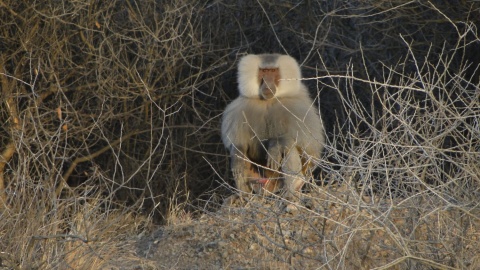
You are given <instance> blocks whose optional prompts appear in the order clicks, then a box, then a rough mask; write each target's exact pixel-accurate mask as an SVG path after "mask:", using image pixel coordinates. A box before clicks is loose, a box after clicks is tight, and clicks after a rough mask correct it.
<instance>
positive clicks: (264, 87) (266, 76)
mask: <svg viewBox="0 0 480 270" xmlns="http://www.w3.org/2000/svg"><path fill="white" fill-rule="evenodd" d="M258 82H259V84H260V95H261V96H262V98H263V99H271V98H273V97H274V96H275V93H276V92H277V87H278V84H279V82H280V70H279V69H278V68H259V69H258Z"/></svg>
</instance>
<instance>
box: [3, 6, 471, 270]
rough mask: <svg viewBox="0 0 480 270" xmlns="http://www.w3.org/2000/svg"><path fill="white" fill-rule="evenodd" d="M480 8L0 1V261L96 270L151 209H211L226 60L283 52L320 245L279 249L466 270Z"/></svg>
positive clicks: (341, 260) (218, 181) (224, 173)
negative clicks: (315, 128)
mask: <svg viewBox="0 0 480 270" xmlns="http://www.w3.org/2000/svg"><path fill="white" fill-rule="evenodd" d="M479 18H480V3H478V1H430V2H428V1H373V0H372V1H370V0H367V1H339V0H338V1H337V0H334V1H304V2H298V1H282V2H281V3H277V1H269V0H266V1H233V0H226V1H172V3H165V1H155V0H147V1H134V0H132V1H128V0H126V1H124V0H116V1H90V2H87V1H62V0H51V1H32V2H30V1H14V0H0V25H2V27H1V28H0V33H1V34H0V87H1V92H0V95H1V96H0V101H1V103H0V123H2V125H1V126H0V220H1V223H0V239H1V241H0V265H1V266H7V267H11V268H52V267H53V268H56V267H59V266H60V265H62V266H64V265H67V266H71V267H72V268H85V269H86V268H98V267H101V266H102V265H103V263H105V262H106V261H108V259H109V257H111V256H112V254H115V252H120V251H121V246H122V244H121V243H122V242H121V241H122V239H125V238H128V237H130V236H132V235H134V234H137V233H139V232H140V231H142V230H145V229H146V227H148V225H149V224H150V223H151V222H152V220H155V221H160V222H169V221H170V222H172V220H178V219H181V217H182V216H189V215H191V214H190V213H192V212H194V211H195V210H196V209H197V210H198V209H202V208H203V209H210V210H214V209H216V208H218V207H217V205H218V204H220V203H221V201H222V199H223V198H225V197H226V196H228V195H230V194H231V193H232V191H231V189H230V188H229V187H228V185H227V184H232V181H231V180H230V177H231V176H230V174H229V170H228V160H227V155H226V151H225V150H224V149H223V146H222V143H221V141H220V134H219V122H220V116H221V112H222V110H223V108H224V107H225V105H226V104H227V103H228V102H229V101H230V100H231V99H232V98H234V97H235V96H236V84H235V79H236V78H235V77H236V76H235V65H236V60H237V59H238V58H239V56H240V55H241V54H242V53H245V52H252V53H260V52H279V53H287V54H290V55H292V56H294V57H295V58H296V59H298V60H299V61H300V62H301V63H302V65H303V73H304V76H305V78H306V81H305V82H306V84H308V86H309V88H310V90H311V94H312V96H314V97H316V98H317V99H316V100H317V101H318V104H317V105H318V106H319V108H320V110H321V113H322V116H323V119H324V123H325V127H326V131H327V137H328V142H327V145H326V150H325V151H324V154H323V159H322V160H321V161H319V167H320V170H319V172H318V173H317V174H316V175H315V176H316V179H317V180H318V181H315V184H312V185H310V186H309V187H307V188H306V189H307V190H306V196H307V197H309V198H308V200H307V201H308V203H307V205H308V207H309V208H308V209H303V206H300V208H302V209H303V210H302V211H300V213H299V215H300V216H299V217H300V218H299V219H300V220H303V221H308V220H309V218H316V221H315V222H311V223H308V222H307V225H306V226H307V227H308V230H306V231H309V232H310V233H313V234H314V235H315V237H310V238H308V239H304V238H301V239H300V240H298V239H297V240H298V241H297V240H295V241H297V242H296V243H295V245H297V246H296V247H298V246H302V247H304V248H305V249H302V250H307V249H306V247H309V248H310V249H308V250H311V249H313V251H309V252H306V253H305V252H304V253H302V252H300V251H299V250H292V249H291V248H289V246H288V245H287V244H288V243H287V242H288V241H291V240H288V241H285V239H286V238H287V236H286V235H284V234H280V236H281V239H277V238H275V237H277V236H278V235H277V236H275V235H269V234H268V233H266V234H265V235H266V236H269V237H267V238H265V239H267V240H269V241H267V242H269V243H273V245H274V247H275V248H274V249H273V251H274V252H273V254H280V251H277V252H279V253H276V252H275V250H277V249H280V250H282V251H281V252H286V255H285V256H287V257H288V256H290V258H291V257H292V256H293V255H295V256H300V258H305V260H313V261H316V262H318V263H319V264H318V266H319V267H330V268H349V267H353V266H356V267H357V266H359V267H365V268H370V267H380V268H382V267H384V268H386V267H398V268H400V269H402V268H409V267H416V268H418V269H421V268H428V267H431V268H439V269H442V268H444V269H449V268H472V269H474V268H475V267H477V266H479V264H480V258H478V256H477V255H476V254H478V253H479V251H478V248H477V247H476V245H475V243H476V242H475V241H478V239H477V238H478V233H479V231H480V229H479V226H480V222H479V220H478V219H479V213H478V202H477V201H478V199H477V198H478V197H479V186H480V185H479V181H480V176H479V175H480V166H479V160H480V120H479V119H480V101H479V99H480V90H479V87H480V86H479V74H480V70H479V68H480V67H479V63H480V39H479V36H478V26H479V24H480V19H479ZM322 185H323V187H320V188H318V186H322ZM332 188H333V189H337V188H338V189H340V190H341V192H340V193H341V195H339V194H340V193H338V192H339V191H331V192H330V191H329V190H331V189H332ZM304 210H305V211H304ZM255 211H257V210H255ZM318 219H322V220H323V222H318ZM282 222H285V221H281V222H278V224H280V225H281V224H283V223H282ZM287 223H288V222H287ZM280 225H279V226H280ZM259 226H260V227H261V226H262V225H261V224H260V225H259ZM273 230H274V231H275V230H276V229H275V228H274V229H273ZM257 233H258V232H257ZM260 233H261V232H260ZM288 237H290V238H292V236H288ZM312 239H313V240H312ZM372 239H374V240H375V239H377V240H378V239H383V240H385V241H384V242H382V241H374V240H372ZM277 240H278V242H277ZM368 243H372V245H369V244H368ZM265 245H267V244H265ZM267 250H272V249H267ZM382 252H384V253H385V254H383V253H382ZM372 253H374V254H383V255H381V256H383V257H382V258H383V259H379V258H378V257H375V256H372ZM282 254H283V253H282ZM282 256H283V255H282ZM282 256H280V257H282ZM282 258H283V257H282ZM285 261H286V262H290V263H292V264H293V261H292V260H290V261H289V260H287V259H285Z"/></svg>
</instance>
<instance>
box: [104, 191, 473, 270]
mask: <svg viewBox="0 0 480 270" xmlns="http://www.w3.org/2000/svg"><path fill="white" fill-rule="evenodd" d="M317 192H318V193H315V196H311V195H313V194H312V193H310V194H305V198H304V199H302V201H301V202H300V203H298V204H297V205H296V207H295V208H292V209H294V211H285V207H284V206H285V203H283V202H279V199H278V198H277V199H274V198H264V197H260V196H253V197H251V198H250V199H249V200H248V201H246V202H243V203H237V204H235V205H232V206H223V207H222V208H221V209H220V210H219V211H217V212H215V213H205V214H203V215H202V216H201V217H200V218H199V219H189V220H185V221H184V222H182V223H180V224H175V225H170V226H164V227H160V228H157V229H155V231H154V232H152V233H151V234H148V235H143V236H139V237H136V238H135V239H131V240H129V241H128V243H127V244H125V246H124V247H123V249H124V250H125V255H122V256H117V257H114V258H112V259H111V260H109V261H108V262H105V264H104V267H103V268H104V269H480V255H479V254H480V246H479V245H478V237H479V236H480V235H479V232H480V230H479V221H478V217H480V215H479V212H478V210H477V207H473V208H471V210H469V211H467V212H465V211H464V209H461V210H460V209H456V208H454V207H440V208H438V207H434V208H432V207H431V206H433V205H441V202H438V203H437V202H435V201H434V200H436V199H438V198H434V197H430V199H431V200H432V201H430V202H428V203H426V202H425V198H424V197H418V198H410V199H408V200H401V199H398V200H385V199H384V200H381V201H375V200H374V198H372V197H359V196H356V195H355V194H353V193H351V192H349V189H347V188H332V189H328V190H325V189H319V190H318V191H317ZM419 205H425V207H418V206H419Z"/></svg>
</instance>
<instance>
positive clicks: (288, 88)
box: [222, 54, 324, 197]
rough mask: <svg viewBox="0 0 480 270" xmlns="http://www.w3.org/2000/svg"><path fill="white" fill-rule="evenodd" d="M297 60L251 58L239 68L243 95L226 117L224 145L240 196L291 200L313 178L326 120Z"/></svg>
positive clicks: (281, 56)
mask: <svg viewBox="0 0 480 270" xmlns="http://www.w3.org/2000/svg"><path fill="white" fill-rule="evenodd" d="M300 78H301V72H300V67H299V65H298V63H297V61H295V59H293V58H292V57H290V56H288V55H280V54H261V55H253V54H249V55H246V56H244V57H242V59H241V60H240V62H239V64H238V88H239V93H240V96H239V97H238V98H237V99H235V100H234V101H233V102H232V103H230V104H229V105H228V106H227V108H226V109H225V112H224V114H223V119H222V141H223V143H224V144H225V147H226V148H227V149H228V151H229V152H230V158H231V169H232V173H233V176H234V179H235V183H236V186H237V189H239V191H240V193H244V192H245V193H250V192H252V190H253V191H255V192H257V193H263V192H265V191H268V192H277V191H279V190H280V189H281V190H282V193H283V194H282V196H284V197H289V195H293V194H294V193H295V192H297V191H299V190H300V189H301V188H302V186H303V184H304V181H305V177H306V176H308V175H311V171H312V170H313V169H314V167H315V165H314V162H312V159H313V160H314V159H318V158H319V157H320V154H321V151H322V149H323V145H324V133H323V125H322V120H321V118H320V116H319V113H318V109H317V108H316V106H315V105H314V102H313V100H312V99H311V98H310V96H309V93H308V90H307V88H306V87H305V85H304V84H303V83H302V82H301V81H300V80H299V79H300Z"/></svg>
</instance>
